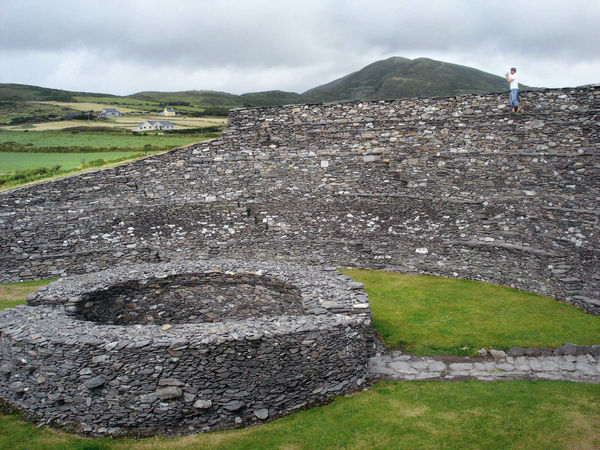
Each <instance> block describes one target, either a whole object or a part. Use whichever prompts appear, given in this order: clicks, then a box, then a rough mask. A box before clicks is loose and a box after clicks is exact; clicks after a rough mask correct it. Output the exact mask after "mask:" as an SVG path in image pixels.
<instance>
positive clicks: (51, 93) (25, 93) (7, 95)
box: [0, 83, 116, 102]
mask: <svg viewBox="0 0 600 450" xmlns="http://www.w3.org/2000/svg"><path fill="white" fill-rule="evenodd" d="M75 96H79V97H81V96H102V97H116V96H115V95H111V94H94V93H85V92H72V91H63V90H60V89H50V88H44V87H40V86H30V85H27V84H13V83H0V101H4V102H6V101H9V102H10V101H37V102H44V101H52V102H71V101H75V100H74V97H75Z"/></svg>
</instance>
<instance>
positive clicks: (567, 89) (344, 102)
mask: <svg viewBox="0 0 600 450" xmlns="http://www.w3.org/2000/svg"><path fill="white" fill-rule="evenodd" d="M598 88H599V86H598V85H590V86H588V85H586V86H572V87H562V88H542V89H535V88H526V89H520V90H519V94H524V93H526V92H527V93H547V92H571V91H574V90H578V91H579V90H590V91H594V90H597V89H598ZM507 92H508V89H507V90H506V91H498V92H487V93H484V94H478V93H468V94H457V95H439V96H432V97H402V98H387V99H382V100H359V99H353V100H338V101H329V102H316V103H286V104H285V105H273V106H246V107H240V108H232V109H230V111H236V112H237V111H247V110H264V109H270V108H286V107H305V106H306V107H309V108H310V107H315V106H328V107H329V106H332V105H348V104H357V105H358V104H360V103H393V102H398V101H402V100H404V101H417V102H422V101H424V100H451V99H468V98H472V97H487V96H494V95H506V93H507Z"/></svg>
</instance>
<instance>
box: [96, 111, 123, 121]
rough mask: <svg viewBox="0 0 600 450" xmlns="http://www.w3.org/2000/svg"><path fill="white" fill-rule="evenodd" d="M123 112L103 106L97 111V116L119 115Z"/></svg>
mask: <svg viewBox="0 0 600 450" xmlns="http://www.w3.org/2000/svg"><path fill="white" fill-rule="evenodd" d="M122 115H123V113H122V112H121V111H119V110H117V109H115V108H104V109H103V110H102V111H100V112H99V113H98V117H100V118H102V119H106V118H107V117H121V116H122Z"/></svg>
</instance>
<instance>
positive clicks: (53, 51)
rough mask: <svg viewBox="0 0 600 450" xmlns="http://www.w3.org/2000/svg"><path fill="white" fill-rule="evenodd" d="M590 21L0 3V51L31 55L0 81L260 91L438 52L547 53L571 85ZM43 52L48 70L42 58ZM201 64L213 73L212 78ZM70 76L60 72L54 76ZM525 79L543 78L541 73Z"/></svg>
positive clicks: (525, 14)
mask: <svg viewBox="0 0 600 450" xmlns="http://www.w3.org/2000/svg"><path fill="white" fill-rule="evenodd" d="M598 23H600V2H594V1H584V0H571V1H569V2H564V1H562V2H560V1H556V0H539V1H528V2H519V3H517V4H508V3H506V2H499V1H486V2H481V1H457V0H454V1H441V0H431V1H428V2H414V1H410V2H409V1H392V0H379V1H370V2H366V1H358V0H348V1H345V2H340V1H333V0H322V1H317V0H305V1H302V2H300V1H267V0H253V1H247V0H223V1H216V0H215V1H183V0H179V1H170V2H164V1H151V0H145V1H125V2H124V1H114V0H104V1H102V2H82V1H52V2H48V1H38V0H30V1H19V0H4V1H3V2H2V3H0V57H2V58H3V60H5V61H7V64H10V61H13V60H14V61H21V62H22V61H23V55H29V60H30V61H31V64H30V65H29V67H23V68H21V69H20V70H19V68H18V67H12V66H11V68H10V69H0V82H7V81H12V82H19V80H20V79H25V75H27V79H30V78H29V77H30V75H31V74H26V71H27V69H30V68H31V67H36V65H37V66H39V67H36V68H37V69H38V71H39V72H40V75H39V77H38V79H39V80H40V81H39V82H38V84H43V82H44V77H43V75H42V74H44V73H46V74H52V78H51V77H50V76H47V77H46V79H52V80H55V79H60V77H61V74H60V73H58V72H56V71H57V68H58V67H70V68H75V69H76V70H77V71H79V74H80V76H81V77H83V78H84V80H79V81H78V83H79V84H81V83H82V82H83V81H85V78H86V77H87V78H88V79H89V80H90V82H92V81H93V82H97V78H96V77H93V76H91V73H92V72H93V71H96V70H99V71H101V70H102V67H106V66H111V67H118V68H119V70H121V71H122V76H121V81H120V82H119V77H118V76H116V75H114V76H112V79H111V80H103V81H104V83H103V84H108V85H111V86H113V87H112V90H111V92H115V91H116V90H122V89H123V85H124V83H123V77H124V76H127V77H129V78H131V79H129V78H128V80H127V84H128V85H129V84H131V85H133V84H134V81H133V80H136V79H137V84H138V86H139V88H138V89H137V90H142V89H146V88H147V86H148V84H152V85H154V84H155V83H157V81H156V80H155V79H154V78H153V75H152V72H162V71H165V70H167V69H169V70H170V71H171V73H173V76H172V77H169V80H164V81H163V87H162V88H161V89H163V90H170V89H172V88H171V87H170V86H180V85H181V81H182V80H189V79H190V77H189V75H190V74H191V73H198V74H203V76H202V77H200V78H201V80H200V79H199V82H200V81H201V82H203V83H206V82H208V83H209V84H210V85H209V86H198V85H194V86H189V87H188V88H200V89H201V88H213V86H221V85H222V82H223V81H225V80H229V81H230V82H231V83H233V84H232V85H231V86H230V87H229V88H228V87H222V88H223V89H225V90H229V91H238V92H239V91H242V92H243V91H250V90H256V89H262V88H269V87H266V86H265V84H266V82H267V81H273V84H272V85H270V88H286V89H293V90H296V91H301V90H303V89H307V88H309V87H312V86H314V85H316V84H320V83H324V82H327V81H330V80H331V79H333V78H335V77H337V76H340V75H343V74H345V73H348V72H350V71H353V70H358V69H360V68H361V67H362V66H363V65H365V64H368V63H370V62H373V61H375V60H377V59H381V58H383V57H387V56H392V55H397V56H410V55H413V56H429V57H433V55H441V56H438V58H441V59H444V60H446V61H450V62H458V63H460V61H466V60H469V61H475V62H478V64H477V65H476V66H477V67H478V68H482V69H483V70H489V71H492V72H494V71H495V70H496V71H497V70H502V69H500V68H496V66H495V64H496V61H497V59H498V57H499V56H502V57H503V58H507V59H509V60H511V61H525V62H531V63H532V65H531V67H532V68H533V69H534V70H535V67H536V62H538V64H537V66H539V67H541V66H544V64H542V62H543V61H547V60H548V59H553V60H555V61H556V71H557V72H560V73H558V74H557V73H551V74H546V77H547V81H546V82H545V83H543V84H545V85H551V84H553V83H554V84H556V83H564V84H575V83H569V82H568V81H567V80H564V81H560V80H559V78H558V77H560V76H561V73H562V74H563V75H564V76H567V75H568V76H570V77H573V73H571V72H569V70H568V68H569V67H574V66H581V67H584V68H587V69H582V70H584V71H588V70H589V71H593V70H595V68H597V67H598V66H600V56H599V52H598V51H597V49H598V48H600V33H598V32H597V24H598ZM17 54H18V55H20V58H17V59H14V58H15V55H17ZM36 55H37V56H36ZM42 55H43V57H41V56H42ZM445 56H447V57H445ZM40 57H41V59H36V58H40ZM11 58H13V59H11ZM52 58H55V59H56V64H55V65H54V66H55V67H51V65H50V67H49V64H48V60H51V59H52ZM449 58H453V59H449ZM583 63H585V64H587V65H585V64H583ZM86 65H87V66H86ZM211 73H212V74H213V76H215V77H219V78H218V79H217V78H215V79H213V80H212V82H211V79H210V77H211V75H209V74H211ZM294 73H297V74H298V75H296V76H294V75H293V74H294ZM19 74H20V75H19ZM224 74H226V75H224ZM261 74H262V76H261ZM9 75H10V76H11V77H18V79H14V78H12V79H7V76H9ZM575 75H576V74H575ZM70 76H71V77H72V76H73V74H68V73H64V74H63V78H64V79H65V80H67V79H69V77H70ZM277 76H279V77H280V78H279V80H278V79H276V78H272V77H277ZM589 76H592V75H588V74H587V72H586V73H581V74H580V76H578V79H587V78H586V77H589ZM106 77H108V78H110V77H111V75H108V74H107V75H106ZM536 77H537V78H540V79H543V78H544V74H543V73H542V72H541V70H540V73H539V74H537V75H536ZM101 81H102V80H101ZM596 81H598V80H596ZM119 83H120V84H119ZM244 83H246V84H244ZM244 86H245V87H244ZM80 89H81V88H80ZM85 89H87V90H98V88H96V87H94V86H89V87H87V88H85Z"/></svg>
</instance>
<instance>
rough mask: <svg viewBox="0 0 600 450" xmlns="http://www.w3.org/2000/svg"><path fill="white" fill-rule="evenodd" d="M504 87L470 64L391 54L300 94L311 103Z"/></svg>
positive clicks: (498, 78) (502, 89)
mask: <svg viewBox="0 0 600 450" xmlns="http://www.w3.org/2000/svg"><path fill="white" fill-rule="evenodd" d="M523 87H525V86H523ZM507 88H508V85H507V82H506V80H505V79H504V78H502V77H500V76H496V75H492V74H489V73H487V72H482V71H481V70H477V69H473V68H471V67H466V66H460V65H457V64H450V63H445V62H441V61H435V60H432V59H428V58H418V59H414V60H410V59H407V58H400V57H393V58H389V59H385V60H382V61H377V62H375V63H373V64H370V65H368V66H366V67H364V68H363V69H361V70H359V71H358V72H354V73H351V74H349V75H346V76H345V77H342V78H339V79H337V80H334V81H332V82H330V83H327V84H324V85H322V86H318V87H315V88H313V89H310V90H308V91H306V92H304V93H303V94H302V96H303V97H304V98H305V100H307V101H314V102H322V101H339V100H383V99H394V98H404V97H417V96H419V97H423V96H427V97H434V96H452V95H459V94H469V93H487V92H500V91H504V90H507Z"/></svg>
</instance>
